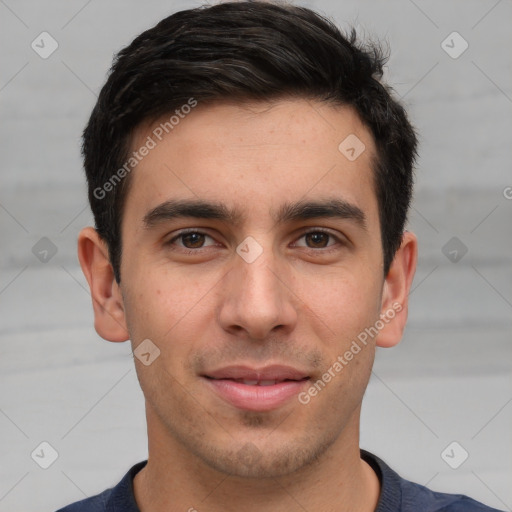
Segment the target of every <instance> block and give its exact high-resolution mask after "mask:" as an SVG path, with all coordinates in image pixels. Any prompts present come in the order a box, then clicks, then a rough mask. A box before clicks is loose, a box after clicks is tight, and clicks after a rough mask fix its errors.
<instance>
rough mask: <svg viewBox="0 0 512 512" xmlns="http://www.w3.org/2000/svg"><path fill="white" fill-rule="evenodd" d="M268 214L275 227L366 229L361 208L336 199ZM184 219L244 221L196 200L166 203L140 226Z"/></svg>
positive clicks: (300, 203) (302, 203)
mask: <svg viewBox="0 0 512 512" xmlns="http://www.w3.org/2000/svg"><path fill="white" fill-rule="evenodd" d="M271 214H272V218H273V220H274V221H275V222H276V223H277V224H284V223H286V222H293V221H301V220H309V219H317V218H338V219H347V220H351V221H354V222H355V223H356V224H357V225H358V226H359V227H361V228H363V229H365V230H366V229H367V225H366V216H365V214H364V212H363V211H362V210H361V208H359V207H358V206H356V205H354V204H352V203H349V202H348V201H345V200H344V199H339V198H332V199H327V200H316V201H298V202H295V203H285V204H283V205H281V206H280V207H279V209H278V210H277V212H274V213H272V212H271ZM183 217H191V218H195V219H214V220H220V221H222V222H226V223H230V224H234V225H240V224H241V223H243V221H244V220H245V215H244V214H243V213H242V211H241V210H240V209H238V208H236V207H235V208H229V207H227V206H226V205H225V204H223V203H218V202H211V201H204V200H199V199H169V200H167V201H164V202H163V203H161V204H159V205H158V206H156V207H155V208H153V209H152V210H150V211H149V212H147V213H146V215H144V219H143V225H144V227H145V228H146V229H150V228H152V227H154V226H156V225H158V224H161V223H162V222H165V221H169V220H173V219H176V218H183Z"/></svg>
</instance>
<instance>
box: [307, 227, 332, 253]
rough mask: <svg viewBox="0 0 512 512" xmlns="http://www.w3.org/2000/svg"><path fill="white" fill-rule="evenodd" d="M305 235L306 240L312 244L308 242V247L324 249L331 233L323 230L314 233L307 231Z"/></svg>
mask: <svg viewBox="0 0 512 512" xmlns="http://www.w3.org/2000/svg"><path fill="white" fill-rule="evenodd" d="M305 237H306V241H307V242H310V243H311V245H310V244H309V243H308V247H311V248H313V249H319V248H320V249H322V248H324V247H327V245H328V243H329V238H330V235H328V234H327V233H322V232H321V231H315V232H313V233H307V234H306V235H305Z"/></svg>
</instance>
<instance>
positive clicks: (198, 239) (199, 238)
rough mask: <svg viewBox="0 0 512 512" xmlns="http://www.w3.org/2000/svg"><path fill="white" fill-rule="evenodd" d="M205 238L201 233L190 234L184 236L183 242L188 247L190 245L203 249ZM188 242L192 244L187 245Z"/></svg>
mask: <svg viewBox="0 0 512 512" xmlns="http://www.w3.org/2000/svg"><path fill="white" fill-rule="evenodd" d="M203 237H204V235H201V234H200V233H188V234H186V235H183V241H184V243H185V245H186V246H187V247H188V246H190V245H191V246H192V247H193V248H195V247H201V245H202V243H203ZM187 241H188V242H190V243H187Z"/></svg>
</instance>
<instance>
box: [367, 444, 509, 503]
mask: <svg viewBox="0 0 512 512" xmlns="http://www.w3.org/2000/svg"><path fill="white" fill-rule="evenodd" d="M361 458H362V459H363V460H364V461H366V462H367V463H368V464H369V465H370V466H371V467H372V469H373V470H374V471H375V473H376V474H377V476H378V477H379V480H380V484H381V493H380V498H379V504H378V506H377V510H376V512H417V511H418V510H421V512H500V511H499V510H498V509H495V508H492V507H488V506H487V505H484V504H483V503H479V502H478V501H476V500H474V499H472V498H470V497H468V496H465V495H463V494H448V493H443V492H436V491H432V490H430V489H429V488H427V487H425V486H424V485H420V484H417V483H415V482H411V481H409V480H405V479H404V478H402V477H401V476H400V475H398V474H397V473H396V472H395V471H393V470H392V469H391V468H390V467H389V466H388V465H387V464H386V463H385V462H384V461H383V460H381V459H380V458H379V457H377V456H375V455H373V454H372V453H370V452H367V451H366V450H361Z"/></svg>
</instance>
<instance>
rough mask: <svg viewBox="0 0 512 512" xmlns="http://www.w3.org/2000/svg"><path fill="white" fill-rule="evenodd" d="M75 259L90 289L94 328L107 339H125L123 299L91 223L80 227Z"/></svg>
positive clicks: (106, 252) (101, 244) (127, 337)
mask: <svg viewBox="0 0 512 512" xmlns="http://www.w3.org/2000/svg"><path fill="white" fill-rule="evenodd" d="M78 259H79V260H80V266H81V267H82V272H83V273H84V275H85V277H86V279H87V282H88V283H89V288H90V290H91V298H92V305H93V309H94V327H95V329H96V332H97V333H98V334H99V335H100V336H101V337H102V338H104V339H106V340H108V341H126V340H128V339H129V333H128V329H127V327H126V320H125V314H124V305H123V300H122V296H121V291H120V289H119V286H118V285H117V283H116V281H115V278H114V271H113V268H112V265H111V264H110V260H109V256H108V249H107V245H106V243H105V242H104V240H103V239H102V238H101V237H100V236H99V235H98V232H97V231H96V230H95V229H94V228H92V227H87V228H84V229H82V231H80V234H79V236H78Z"/></svg>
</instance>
